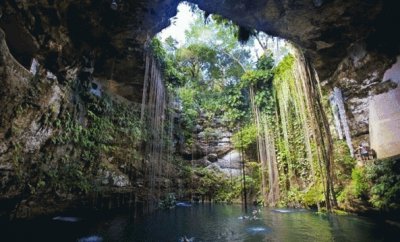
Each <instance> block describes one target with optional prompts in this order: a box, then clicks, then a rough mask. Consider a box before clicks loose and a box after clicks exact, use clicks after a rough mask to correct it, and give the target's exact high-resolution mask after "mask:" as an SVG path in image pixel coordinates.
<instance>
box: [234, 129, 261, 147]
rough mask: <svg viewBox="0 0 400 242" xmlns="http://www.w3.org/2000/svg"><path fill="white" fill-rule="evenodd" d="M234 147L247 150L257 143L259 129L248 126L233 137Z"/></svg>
mask: <svg viewBox="0 0 400 242" xmlns="http://www.w3.org/2000/svg"><path fill="white" fill-rule="evenodd" d="M232 142H233V146H234V147H235V149H237V150H246V149H248V148H249V147H250V146H251V145H254V144H255V143H256V142H257V127H256V126H255V125H254V124H248V125H246V126H245V127H243V128H242V129H241V130H240V131H239V132H237V133H235V134H234V135H233V137H232Z"/></svg>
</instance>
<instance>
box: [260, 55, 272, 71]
mask: <svg viewBox="0 0 400 242" xmlns="http://www.w3.org/2000/svg"><path fill="white" fill-rule="evenodd" d="M256 67H257V70H263V71H269V70H272V68H273V67H274V58H273V57H272V54H268V55H265V54H263V55H262V56H261V57H260V59H258V61H257V64H256Z"/></svg>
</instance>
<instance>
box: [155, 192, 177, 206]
mask: <svg viewBox="0 0 400 242" xmlns="http://www.w3.org/2000/svg"><path fill="white" fill-rule="evenodd" d="M175 204H176V198H175V193H168V194H167V196H166V197H165V198H164V199H162V200H161V201H160V203H159V204H158V207H159V208H161V209H169V208H173V207H175Z"/></svg>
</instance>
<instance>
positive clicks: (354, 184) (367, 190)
mask: <svg viewBox="0 0 400 242" xmlns="http://www.w3.org/2000/svg"><path fill="white" fill-rule="evenodd" d="M399 174H400V161H399V159H398V158H397V159H396V158H392V159H385V160H377V161H375V162H374V163H372V164H367V165H366V166H365V167H355V168H354V169H353V172H352V175H351V177H352V179H351V182H350V184H349V185H347V186H346V187H345V189H344V190H343V192H342V193H341V194H340V195H339V198H338V200H339V202H341V203H342V206H343V207H345V208H346V207H352V204H354V202H357V201H358V202H363V203H367V202H370V203H371V205H372V206H373V207H375V208H379V209H383V210H392V209H398V208H399V204H400V175H399ZM353 209H354V208H353Z"/></svg>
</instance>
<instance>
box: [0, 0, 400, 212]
mask: <svg viewBox="0 0 400 242" xmlns="http://www.w3.org/2000/svg"><path fill="white" fill-rule="evenodd" d="M190 2H193V3H197V4H199V7H200V8H201V9H203V10H205V11H207V12H209V13H217V14H220V15H222V16H224V17H226V18H229V19H232V20H233V21H234V22H236V23H237V24H239V25H240V26H243V27H245V28H254V29H257V30H260V31H265V32H266V33H268V34H272V35H274V36H279V37H282V38H286V39H288V40H290V41H292V42H293V43H294V44H295V45H297V46H298V47H299V48H301V49H302V50H303V51H304V53H305V56H306V58H307V59H308V60H309V61H311V63H313V65H314V66H315V68H316V70H317V72H318V73H319V76H320V79H321V82H322V83H323V84H324V87H325V89H326V90H329V89H331V88H333V87H339V88H341V89H342V91H343V96H344V100H345V106H346V108H347V109H346V111H347V115H348V118H349V120H350V129H351V130H350V131H351V133H352V135H353V136H354V138H355V140H356V142H358V140H367V141H368V139H369V138H368V136H369V130H370V129H369V128H368V127H369V126H370V124H369V117H370V115H369V110H370V104H369V100H370V97H371V96H374V95H377V94H380V95H381V94H382V93H385V92H387V91H390V90H398V89H394V88H396V86H397V85H398V84H397V83H395V82H393V81H390V80H386V79H384V78H383V75H384V73H385V72H386V70H388V69H389V68H390V67H391V66H392V64H393V63H394V62H395V58H396V55H398V53H399V43H400V39H399V36H398V35H397V34H395V33H394V32H395V29H396V28H395V27H392V26H394V24H395V23H397V22H398V21H397V10H398V3H397V2H396V1H389V0H387V1H386V0H366V1H357V0H350V1H345V0H335V1H333V0H313V1H311V0H300V1H292V0H285V1H278V0H274V1H272V0H268V1H265V0H245V1H243V0H231V1H214V0H204V1H198V0H191V1H190ZM178 3H179V1H177V0H157V1H156V0H148V1H145V0H140V1H138V0H115V1H113V0H99V1H90V0H83V1H67V0H59V1H58V0H57V1H53V0H34V1H28V0H18V1H16V0H5V1H2V2H1V3H0V28H1V29H2V30H3V31H4V32H3V31H0V40H1V41H0V50H1V53H0V57H1V58H0V77H1V80H0V82H1V86H2V89H1V90H0V92H1V93H0V103H1V107H2V108H1V113H0V122H1V123H0V174H1V178H0V179H1V184H0V185H1V197H2V198H5V199H7V201H11V200H13V199H14V200H18V199H19V201H20V200H21V194H30V196H31V197H34V196H35V194H36V193H37V192H38V191H40V190H41V189H43V187H44V184H43V182H50V181H51V179H50V178H51V177H52V175H51V174H52V173H51V171H53V170H57V169H55V168H58V167H64V168H65V169H64V171H65V172H66V173H65V174H64V175H65V177H68V176H72V178H71V179H70V180H71V181H75V180H78V181H80V182H82V183H78V184H75V183H74V184H72V186H75V189H76V190H77V193H78V194H79V192H84V190H85V186H86V185H87V184H86V183H85V182H86V181H85V180H84V179H83V180H82V179H81V180H80V178H79V176H81V175H82V174H81V173H80V172H79V171H81V170H82V169H86V168H87V167H85V166H82V167H74V166H71V163H69V162H70V161H71V160H70V159H72V158H76V157H79V156H82V154H83V153H84V150H76V149H75V147H77V145H76V144H75V145H68V142H65V141H62V140H61V141H60V140H58V141H57V140H56V141H54V142H55V144H53V142H52V137H61V138H66V137H65V136H62V133H60V130H61V128H60V126H57V120H60V121H59V122H61V123H60V124H58V125H66V120H69V118H67V113H70V115H71V117H73V118H72V120H74V126H70V128H79V127H81V128H82V127H83V128H85V127H87V125H88V122H87V120H89V119H90V116H89V114H90V112H89V111H90V109H89V107H88V106H87V105H88V104H90V103H93V100H96V98H95V97H90V95H86V94H85V95H83V96H82V95H81V92H80V91H79V90H82V89H83V90H85V91H86V92H89V93H90V87H91V86H92V85H93V84H92V82H93V80H97V82H98V83H102V85H103V86H107V88H108V89H109V90H110V91H111V92H112V93H114V94H117V95H119V96H121V97H124V98H126V99H128V100H130V101H133V102H140V101H141V94H142V89H143V76H144V70H145V61H144V49H145V46H146V43H147V40H149V39H150V38H151V37H152V36H153V35H154V34H156V33H157V32H159V31H160V30H161V29H162V28H164V27H166V26H167V25H168V24H169V20H168V19H169V18H170V17H173V16H174V15H175V14H176V6H177V4H178ZM8 49H10V52H9V51H8ZM33 58H35V59H36V60H37V61H38V63H39V64H40V66H41V68H39V69H37V72H38V73H37V75H36V76H35V75H32V74H30V73H29V71H28V69H29V68H30V66H31V63H32V59H33ZM34 69H36V68H34ZM47 72H48V73H47ZM74 77H77V78H74ZM71 80H80V81H76V82H75V81H72V82H71ZM93 92H94V93H92V94H91V95H94V96H96V94H95V93H96V92H97V91H95V90H94V91H93ZM397 96H398V95H397ZM397 96H396V95H394V97H397ZM395 100H398V98H397V99H395ZM92 111H93V110H92ZM399 112H400V111H399V110H395V112H394V114H395V115H397V114H398V113H399ZM92 113H93V112H92ZM98 115H99V114H98ZM98 115H96V117H98ZM100 116H101V115H100ZM116 116H117V115H116ZM94 118H95V117H91V120H92V121H93V120H94ZM389 118H390V117H389ZM100 120H103V119H100ZM108 121H109V122H114V123H117V121H116V120H108ZM103 124H104V123H103ZM65 128H66V126H64V130H65ZM114 128H116V127H114ZM92 131H93V132H94V130H92ZM132 132H133V131H132ZM396 132H398V131H395V133H396ZM200 133H201V132H200ZM64 134H65V133H64ZM67 134H68V135H72V134H73V133H67ZM397 134H398V133H397ZM96 135H98V134H96ZM72 137H73V136H71V137H70V138H72ZM103 138H104V137H103ZM222 139H223V138H222ZM57 142H58V143H57ZM71 142H75V141H71ZM76 142H78V141H76ZM131 142H133V141H131ZM65 143H67V144H65ZM97 143H99V142H97ZM85 145H90V143H89V144H85ZM380 145H382V144H380ZM116 146H118V145H116ZM96 147H97V146H96ZM393 147H394V148H393V149H395V150H396V149H397V150H399V149H398V147H399V142H397V143H396V142H395V143H394V146H393ZM92 148H93V147H91V148H90V149H92ZM93 149H94V148H93ZM119 149H120V152H119V153H118V152H117V153H118V154H114V155H111V156H106V157H102V156H96V157H86V158H84V159H87V160H93V159H97V160H102V161H101V162H98V163H97V164H103V165H102V166H100V167H90V169H87V170H85V171H86V172H91V173H93V176H92V177H91V178H93V179H91V180H92V181H98V182H100V183H102V184H103V185H104V186H108V187H124V188H129V189H133V188H135V189H137V191H140V190H141V189H142V190H143V189H144V188H143V187H144V186H143V184H144V183H145V181H143V179H144V176H145V172H146V164H138V163H129V162H128V161H131V160H140V159H134V158H132V159H126V158H123V157H122V156H123V155H126V154H125V153H123V152H121V150H123V145H122V144H120V146H119ZM203 149H204V147H203V148H201V147H200V149H199V150H203ZM202 152H203V153H204V151H202ZM100 153H101V152H100ZM100 153H99V152H98V153H96V154H97V155H99V154H100ZM65 154H68V157H70V158H69V159H68V160H67V161H66V160H65V159H64V160H63V159H62V157H63V155H65ZM89 154H90V153H89ZM89 154H86V155H89ZM130 155H132V156H133V155H134V154H130ZM378 155H379V154H378ZM71 157H72V158H71ZM107 157H108V158H107ZM109 157H114V159H111V160H110V159H109ZM118 157H119V158H118ZM44 161H45V162H44ZM65 164H67V166H63V165H65ZM72 164H74V163H72ZM71 167H72V168H71ZM68 172H69V173H68ZM71 172H72V173H71ZM38 174H44V175H43V177H45V178H46V179H44V180H41V179H39V176H38ZM77 177H78V178H77ZM129 178H131V179H129ZM20 179H23V181H26V182H21V180H20ZM49 179H50V180H49ZM133 181H135V182H133ZM53 182H54V181H53ZM53 184H54V186H55V188H54V189H55V190H54V191H52V192H53V193H56V194H57V189H59V187H58V188H57V186H56V184H57V182H55V183H53ZM129 189H128V190H129ZM139 193H140V192H139ZM143 193H145V192H143ZM66 194H68V193H67V192H66V193H58V195H57V196H58V198H57V199H58V201H64V200H70V201H73V200H74V199H72V198H71V197H68V195H66ZM57 199H56V200H57ZM75 200H76V199H75ZM29 202H33V203H32V204H31V205H30V206H31V207H34V205H35V202H34V201H33V200H32V201H28V200H26V201H24V202H23V203H22V204H28V205H29ZM53 202H54V200H53ZM7 204H9V205H10V206H11V207H12V208H13V206H14V205H15V203H13V202H10V203H8V202H7ZM41 204H42V207H43V204H46V203H44V202H43V203H42V202H41ZM36 205H37V203H36ZM22 207H23V206H22ZM22 207H21V208H22ZM38 207H39V206H38ZM48 207H50V206H48ZM19 211H25V210H23V209H21V210H19ZM24 213H25V212H24ZM38 213H39V212H38ZM24 216H25V217H26V215H24ZM21 217H23V215H21Z"/></svg>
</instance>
